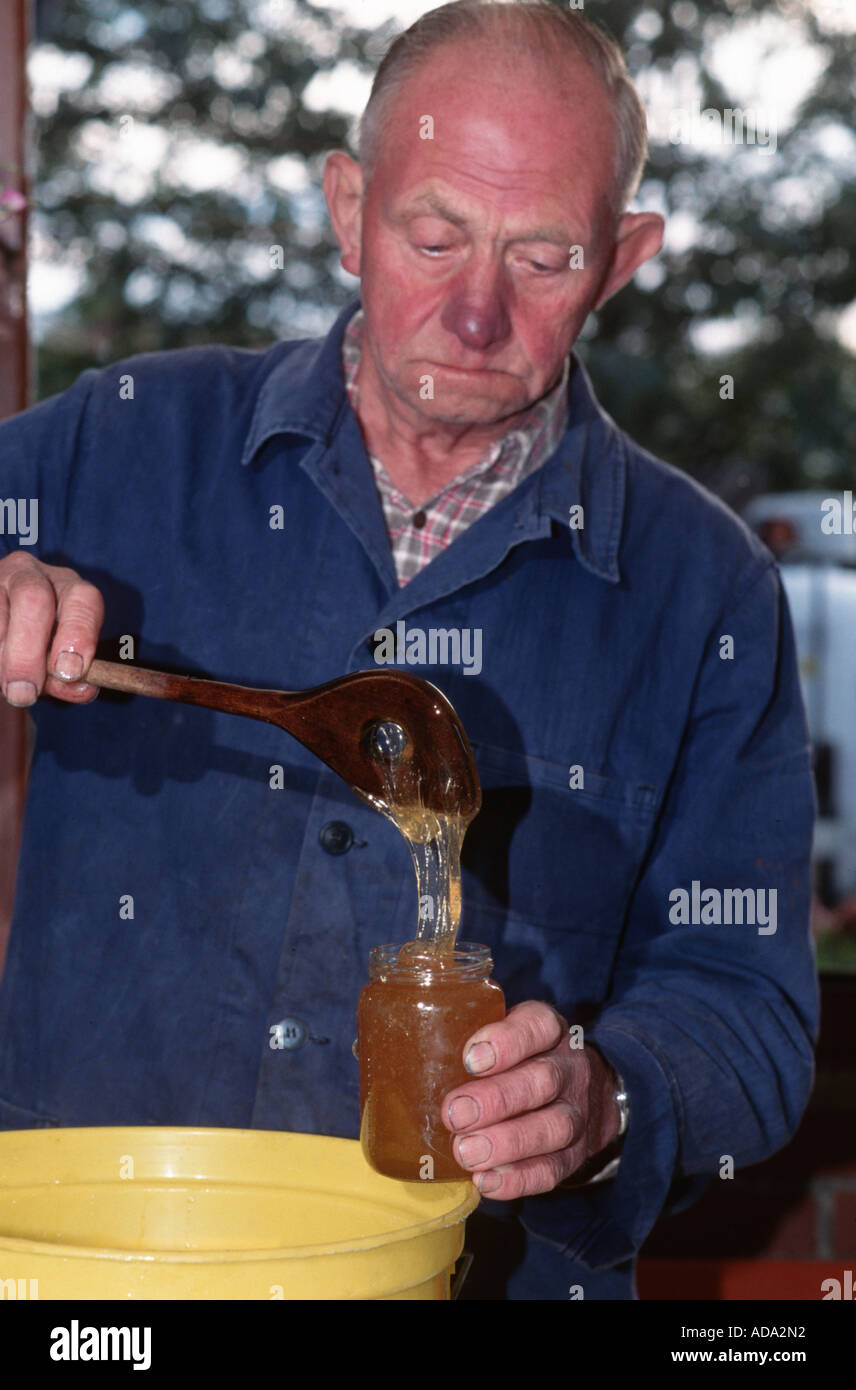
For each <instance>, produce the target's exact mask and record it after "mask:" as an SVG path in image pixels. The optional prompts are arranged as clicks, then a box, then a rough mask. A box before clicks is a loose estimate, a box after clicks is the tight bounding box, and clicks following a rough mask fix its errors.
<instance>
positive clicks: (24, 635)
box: [0, 558, 56, 705]
mask: <svg viewBox="0 0 856 1390" xmlns="http://www.w3.org/2000/svg"><path fill="white" fill-rule="evenodd" d="M4 591H5V594H6V601H7V604H8V608H7V609H6V611H5V614H4V616H5V633H4V641H3V662H2V671H0V689H2V691H3V694H4V695H5V697H6V699H7V700H8V701H9V703H10V704H12V705H31V704H33V703H34V701H35V700H36V699H37V698H38V696H39V694H40V692H41V690H42V687H43V685H44V683H45V653H46V651H47V647H48V642H49V641H50V636H51V631H52V629H53V623H54V616H55V613H56V595H55V593H54V590H53V585H52V584H51V583H50V581H49V580H48V578H47V575H46V574H45V573H44V571H43V570H42V568H41V567H40V566H39V565H37V564H34V563H32V562H31V561H28V560H27V559H26V558H25V559H24V560H22V561H20V562H19V563H18V564H16V565H10V566H9V568H8V570H7V573H6V574H5V575H4Z"/></svg>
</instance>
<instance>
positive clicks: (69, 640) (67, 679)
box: [46, 570, 104, 703]
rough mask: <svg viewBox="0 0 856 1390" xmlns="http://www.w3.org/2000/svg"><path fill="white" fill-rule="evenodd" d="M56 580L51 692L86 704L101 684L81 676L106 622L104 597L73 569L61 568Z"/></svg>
mask: <svg viewBox="0 0 856 1390" xmlns="http://www.w3.org/2000/svg"><path fill="white" fill-rule="evenodd" d="M55 582H56V593H57V609H56V632H55V633H54V638H53V641H52V643H51V650H50V655H49V657H48V671H49V673H50V677H49V685H48V686H47V687H46V688H47V689H48V691H49V693H50V694H59V695H60V698H64V699H67V700H72V701H75V702H82V703H85V702H86V701H88V700H93V699H94V698H95V696H96V695H97V694H98V687H97V686H94V685H88V684H87V683H86V682H85V681H81V679H80V677H81V676H82V675H84V674H85V673H86V671H88V670H89V666H90V663H91V662H92V659H93V657H94V656H95V648H96V645H97V643H98V634H99V632H100V631H101V626H102V624H103V622H104V600H103V598H102V597H101V594H100V592H99V591H98V589H96V587H95V585H94V584H89V583H87V581H86V580H85V579H81V578H80V577H79V576H78V575H76V574H74V573H73V572H72V571H70V570H66V571H60V572H59V577H58V578H57V580H56V581H55Z"/></svg>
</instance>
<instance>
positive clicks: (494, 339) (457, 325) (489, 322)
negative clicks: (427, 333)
mask: <svg viewBox="0 0 856 1390" xmlns="http://www.w3.org/2000/svg"><path fill="white" fill-rule="evenodd" d="M440 323H441V324H442V326H443V327H444V328H445V329H446V331H447V332H449V333H454V334H455V336H456V337H457V338H459V339H460V341H461V342H462V343H463V344H464V346H465V347H468V348H477V349H481V350H484V349H485V348H489V347H493V346H494V345H495V344H496V343H501V342H502V341H503V340H504V339H506V338H507V337H508V336H509V333H510V331H511V319H510V316H509V313H508V307H507V304H506V295H505V289H504V286H503V283H502V277H501V273H492V272H491V271H490V270H489V269H488V268H487V267H484V268H483V269H482V270H481V272H479V273H477V274H475V275H473V274H471V275H469V276H467V275H464V276H461V278H460V279H459V280H457V281H456V282H455V283H454V284H453V285H452V286H451V287H450V291H449V294H448V297H447V299H446V302H445V304H444V305H443V311H442V313H441V315H440Z"/></svg>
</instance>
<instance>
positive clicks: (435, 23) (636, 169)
mask: <svg viewBox="0 0 856 1390" xmlns="http://www.w3.org/2000/svg"><path fill="white" fill-rule="evenodd" d="M464 47H467V49H468V52H469V54H470V55H473V56H474V57H475V62H474V64H472V65H471V66H470V68H469V70H468V72H467V78H468V80H469V84H470V86H471V87H472V86H474V85H475V80H477V79H478V78H479V77H481V76H482V74H483V73H484V71H485V69H486V68H487V67H490V69H491V71H492V72H493V73H498V74H500V76H501V79H502V81H503V83H504V85H505V88H506V91H507V92H508V93H509V94H515V93H516V94H518V95H519V98H520V100H521V101H522V99H523V97H524V95H525V94H524V92H523V90H522V87H523V86H524V84H525V85H528V86H529V87H530V88H531V85H532V84H531V76H532V73H533V71H534V73H535V77H536V85H539V86H541V85H544V84H549V85H550V86H551V87H552V89H553V93H554V94H558V95H559V96H560V98H561V99H562V100H563V101H564V103H565V104H566V107H567V110H568V112H569V113H571V114H572V115H573V116H574V117H575V119H577V120H580V121H583V120H584V119H585V115H586V112H585V107H586V104H587V102H588V101H589V99H590V94H591V91H592V83H591V82H584V81H581V77H580V74H581V71H582V70H583V69H585V70H587V72H588V75H589V76H590V77H591V78H593V79H595V83H596V84H598V85H599V86H600V88H601V95H602V96H603V97H604V98H605V105H604V103H603V102H601V103H600V104H599V105H600V109H599V116H598V118H599V119H601V120H603V121H604V122H605V124H606V125H607V126H608V127H609V128H610V129H611V135H612V139H611V155H610V158H609V161H608V162H607V164H606V165H605V166H604V168H603V170H602V177H603V181H604V186H605V193H606V196H607V198H608V199H609V202H610V204H611V207H612V209H613V212H614V213H615V214H616V215H618V214H620V213H621V212H622V211H623V210H624V208H625V207H626V206H627V204H628V203H629V202H630V200H631V199H632V198H633V196H634V195H635V193H636V190H637V188H638V186H639V181H640V178H641V173H642V168H643V166H644V163H645V158H646V154H647V122H646V117H645V110H644V107H643V106H642V103H641V100H640V98H639V95H638V93H637V92H636V89H635V87H634V86H633V84H632V82H631V81H630V78H629V76H628V74H627V69H626V67H625V64H624V58H623V56H622V53H621V50H620V49H619V47H618V45H617V44H616V43H614V41H613V40H612V39H611V38H610V37H609V36H608V35H607V34H605V33H604V31H603V30H601V29H599V28H598V27H597V25H595V24H593V23H591V21H589V20H587V19H586V18H585V17H584V16H583V15H582V14H581V13H580V12H579V11H569V10H564V9H559V8H558V7H557V6H556V5H555V4H553V3H552V0H454V2H453V3H451V4H448V5H443V6H440V7H439V8H438V9H435V10H431V11H429V12H428V13H427V14H425V15H422V16H421V18H420V19H418V20H417V21H416V23H415V24H413V25H411V27H410V28H409V29H408V30H406V31H405V33H403V34H401V35H400V36H399V37H398V38H397V39H396V40H395V42H394V43H393V44H392V46H391V47H390V49H389V51H388V52H387V54H386V56H385V58H384V59H383V62H382V63H381V64H380V67H379V68H378V71H377V74H376V76H375V81H374V84H373V86H372V91H371V95H370V97H369V101H368V104H367V106H366V109H365V112H364V114H363V118H362V122H361V125H360V135H359V157H360V163H361V165H362V168H363V176H364V180H365V182H366V183H367V184H368V183H369V182H370V181H371V179H372V178H373V176H374V172H375V169H376V168H377V165H378V163H379V161H380V159H381V157H382V153H383V150H382V147H383V144H384V142H385V141H386V140H387V139H388V137H389V136H390V134H391V133H392V130H393V125H394V122H395V121H396V114H395V107H396V105H397V104H398V97H399V95H400V93H401V90H402V88H403V87H404V85H405V84H406V83H408V82H409V81H410V80H411V79H412V78H413V77H414V76H415V75H416V74H417V73H419V72H423V73H424V72H425V70H426V69H427V68H428V66H429V64H430V70H431V72H433V73H437V72H442V71H443V69H444V68H447V69H448V68H449V67H450V66H451V65H452V64H453V62H454V59H455V55H456V53H459V52H460V51H461V50H462V49H463V48H464ZM455 66H458V67H459V65H457V64H455ZM435 108H438V103H437V102H436V100H435V101H434V102H433V103H431V104H429V105H427V106H426V107H425V112H426V114H431V113H432V112H433V114H434V116H435V117H436V116H438V115H440V114H441V113H440V111H439V109H435Z"/></svg>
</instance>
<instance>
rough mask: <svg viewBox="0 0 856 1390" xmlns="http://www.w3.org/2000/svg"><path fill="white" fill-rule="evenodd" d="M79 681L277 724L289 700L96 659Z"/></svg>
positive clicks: (271, 693)
mask: <svg viewBox="0 0 856 1390" xmlns="http://www.w3.org/2000/svg"><path fill="white" fill-rule="evenodd" d="M83 679H84V680H86V681H88V682H89V684H90V685H97V686H101V687H103V688H104V689H107V690H121V691H123V692H124V693H125V694H126V695H151V696H153V697H154V698H155V699H157V700H178V701H180V702H181V703H182V704H186V705H203V706H204V707H205V708H206V709H219V710H224V711H225V712H226V713H227V714H245V715H248V716H249V717H250V718H251V719H263V720H266V721H268V722H270V723H275V724H281V725H283V720H284V716H285V711H286V707H287V705H288V703H289V702H290V700H291V696H290V695H289V694H288V693H287V692H286V691H280V690H253V689H252V688H251V687H250V686H246V685H230V684H229V683H228V682H227V681H209V680H201V679H199V678H197V677H196V676H175V675H172V674H170V673H169V672H168V671H151V670H148V669H147V668H146V667H145V666H132V665H130V664H129V665H125V663H124V662H119V661H101V660H99V659H98V658H96V659H95V661H93V662H92V664H91V666H90V667H89V670H88V671H87V673H86V675H85V676H84V677H83ZM283 726H284V725H283Z"/></svg>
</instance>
